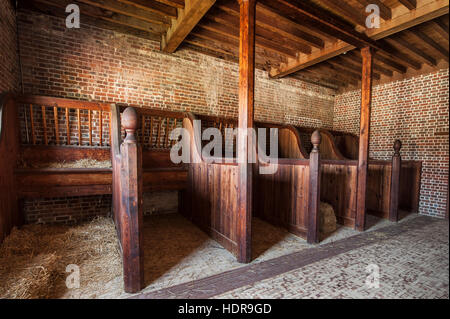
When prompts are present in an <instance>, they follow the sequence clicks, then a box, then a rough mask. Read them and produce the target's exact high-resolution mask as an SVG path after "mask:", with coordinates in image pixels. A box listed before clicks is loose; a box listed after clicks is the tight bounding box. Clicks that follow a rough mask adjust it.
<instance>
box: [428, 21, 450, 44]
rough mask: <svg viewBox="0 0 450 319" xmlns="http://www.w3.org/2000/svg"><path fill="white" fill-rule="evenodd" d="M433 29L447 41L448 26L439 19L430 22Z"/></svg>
mask: <svg viewBox="0 0 450 319" xmlns="http://www.w3.org/2000/svg"><path fill="white" fill-rule="evenodd" d="M431 24H432V25H433V27H434V29H435V30H436V32H437V33H439V35H440V36H441V37H442V38H443V39H444V40H447V41H448V25H446V24H445V23H444V22H443V21H442V20H441V19H435V20H433V21H431Z"/></svg>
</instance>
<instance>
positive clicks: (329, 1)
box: [321, 0, 366, 27]
mask: <svg viewBox="0 0 450 319" xmlns="http://www.w3.org/2000/svg"><path fill="white" fill-rule="evenodd" d="M321 3H323V4H324V5H326V6H327V7H330V8H331V9H332V10H334V11H336V12H337V13H339V14H340V15H342V16H343V17H344V18H345V19H346V20H348V21H350V22H352V23H353V24H355V25H359V26H363V27H364V26H365V24H366V18H365V15H364V11H361V12H358V10H356V8H355V7H352V6H350V5H348V4H347V3H346V2H345V1H335V0H321Z"/></svg>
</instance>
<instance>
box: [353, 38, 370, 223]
mask: <svg viewBox="0 0 450 319" xmlns="http://www.w3.org/2000/svg"><path fill="white" fill-rule="evenodd" d="M361 55H362V60H363V61H362V80H361V119H360V123H359V125H360V130H359V157H358V190H357V197H356V200H357V203H356V222H355V228H356V229H357V230H359V231H364V229H365V223H366V188H367V167H368V159H369V134H370V107H371V104H372V69H373V52H372V49H371V48H369V47H365V48H362V49H361Z"/></svg>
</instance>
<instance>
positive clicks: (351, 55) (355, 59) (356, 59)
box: [339, 50, 394, 77]
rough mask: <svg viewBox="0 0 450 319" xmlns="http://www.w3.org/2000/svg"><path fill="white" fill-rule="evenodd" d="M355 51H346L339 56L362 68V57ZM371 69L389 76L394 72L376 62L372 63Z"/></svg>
mask: <svg viewBox="0 0 450 319" xmlns="http://www.w3.org/2000/svg"><path fill="white" fill-rule="evenodd" d="M355 52H356V51H355V50H354V51H350V52H347V54H342V55H340V56H339V58H341V59H344V60H346V61H351V62H352V63H355V64H356V65H358V67H360V68H362V57H361V56H360V55H358V54H356V53H355ZM358 53H359V52H358ZM373 69H374V70H375V71H377V72H380V73H382V74H384V75H386V76H389V77H391V76H393V75H394V73H393V72H392V71H391V70H389V69H387V68H385V67H383V66H381V65H379V64H377V63H374V64H373ZM361 70H362V69H361Z"/></svg>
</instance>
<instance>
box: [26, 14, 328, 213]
mask: <svg viewBox="0 0 450 319" xmlns="http://www.w3.org/2000/svg"><path fill="white" fill-rule="evenodd" d="M18 22H19V41H20V49H21V62H22V65H23V81H24V88H25V92H26V93H32V94H41V95H50V96H58V97H68V98H76V99H83V100H98V101H102V102H114V103H126V104H129V105H136V106H145V107H151V108H160V109H167V110H177V111H185V110H186V111H191V112H194V113H198V114H210V115H221V116H228V117H230V116H234V117H237V111H238V95H237V94H238V66H237V64H236V63H233V62H227V61H223V60H220V59H216V58H213V57H211V56H207V55H203V54H201V53H198V52H194V51H191V50H188V49H180V50H178V51H177V53H175V54H164V53H161V52H160V51H159V43H157V42H154V41H150V40H148V41H147V40H144V39H141V38H136V37H133V36H129V35H124V34H120V33H116V32H112V31H107V30H102V29H99V28H95V27H91V26H88V25H83V24H82V25H81V28H80V29H66V28H65V25H64V20H63V19H60V18H55V17H49V16H46V15H41V14H37V13H32V12H29V11H24V12H20V13H19V20H18ZM334 93H335V92H334V91H333V90H330V89H326V88H323V87H320V86H316V85H312V84H308V83H304V82H301V81H298V80H295V79H282V80H270V79H268V78H267V73H266V72H263V71H257V72H256V92H255V95H256V97H255V99H256V101H255V118H256V119H257V120H262V121H270V122H279V123H294V124H298V125H307V126H320V127H329V128H331V127H332V125H333V106H334ZM39 112H40V110H37V114H36V116H37V119H36V120H37V121H38V122H39V116H40V114H39ZM22 117H23V114H22ZM47 118H48V119H50V121H51V120H52V118H53V117H52V116H51V114H49V115H48V116H47ZM61 120H63V119H61ZM104 123H107V121H104ZM50 124H51V123H50ZM60 127H61V128H64V125H63V124H60ZM37 130H38V131H37V134H38V135H39V128H37ZM72 132H76V128H75V127H73V130H72ZM22 135H23V138H24V135H25V134H22ZM40 135H42V134H40ZM104 136H105V139H106V138H107V137H106V134H105V135H104ZM86 137H87V136H85V137H84V140H85V141H87V139H86ZM53 140H54V138H53V136H50V142H52V141H53ZM72 141H73V142H76V141H77V139H76V136H73V137H72ZM94 142H95V141H94ZM159 195H160V196H159ZM159 195H157V194H156V195H154V196H149V195H147V196H146V203H145V205H146V209H147V210H150V211H152V210H153V209H155V210H156V211H174V210H175V209H174V207H173V203H174V201H173V198H177V196H176V194H164V196H162V195H161V194H159ZM88 200H92V203H93V204H92V206H93V207H95V209H98V210H99V214H104V211H107V210H108V209H106V208H105V207H108V205H110V203H109V202H110V198H108V197H100V198H97V197H95V198H87V199H79V200H78V202H74V201H75V199H73V198H70V199H58V200H34V201H27V202H26V203H25V214H26V215H27V216H28V217H27V220H28V221H29V222H36V221H40V222H56V221H63V222H73V221H74V220H82V219H84V217H85V216H90V215H91V212H92V209H91V208H90V207H89V208H88V207H87V204H86V203H87V201H88ZM99 200H101V201H103V204H101V205H100V204H98V203H97V202H98V201H99ZM164 201H165V202H166V205H165V202H164ZM64 202H65V204H64ZM85 210H86V213H85V212H84V211H85ZM70 211H73V214H72V217H70Z"/></svg>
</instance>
